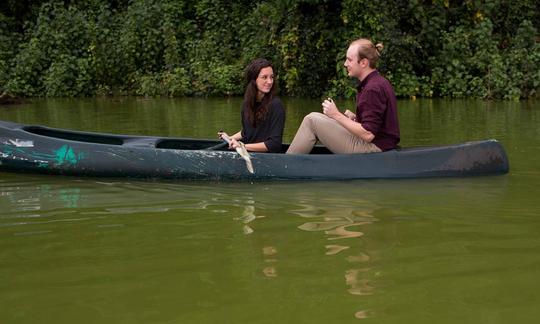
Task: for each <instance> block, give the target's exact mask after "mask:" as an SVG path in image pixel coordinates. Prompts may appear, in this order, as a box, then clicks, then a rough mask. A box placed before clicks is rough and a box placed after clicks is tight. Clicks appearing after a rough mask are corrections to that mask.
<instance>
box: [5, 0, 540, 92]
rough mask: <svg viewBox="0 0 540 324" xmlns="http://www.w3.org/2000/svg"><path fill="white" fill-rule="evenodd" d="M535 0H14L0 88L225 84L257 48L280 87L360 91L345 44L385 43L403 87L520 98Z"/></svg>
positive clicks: (533, 41)
mask: <svg viewBox="0 0 540 324" xmlns="http://www.w3.org/2000/svg"><path fill="white" fill-rule="evenodd" d="M538 9H539V7H538V3H537V1H536V0H523V1H517V2H510V1H506V0H491V1H446V0H435V1H427V2H426V1H416V0H415V1H398V0H383V1H379V2H376V3H375V2H373V1H367V0H343V1H339V0H298V1H284V0H270V1H262V0H256V1H248V0H240V1H226V0H202V1H201V0H199V1H192V0H131V1H128V0H117V1H105V0H82V1H59V0H40V1H33V2H21V1H16V0H6V1H4V2H2V4H0V28H1V29H0V89H1V88H5V89H6V90H9V91H11V92H12V93H14V94H18V95H23V96H93V95H109V94H115V93H116V94H118V93H120V94H137V95H144V96H185V95H194V96H223V95H227V96H228V95H239V94H242V92H243V69H244V67H245V66H246V65H247V63H248V62H250V61H251V60H252V59H254V58H256V57H265V58H267V59H269V60H271V61H272V62H273V64H274V72H275V73H276V75H277V81H278V83H279V84H280V89H281V91H282V94H285V95H291V96H310V97H319V96H321V95H323V94H326V95H331V96H333V97H347V98H348V97H352V96H354V94H355V91H356V90H355V82H354V80H350V79H349V78H348V77H347V75H346V73H345V71H344V68H343V60H344V58H345V52H346V49H347V45H348V43H349V42H350V41H351V40H353V39H356V38H358V37H368V38H371V39H373V40H374V41H375V42H383V43H384V45H385V51H384V52H383V56H382V58H381V62H380V65H379V70H380V71H381V73H383V74H384V75H386V76H387V77H388V78H389V79H390V80H391V81H392V83H393V85H394V88H395V90H396V93H397V95H398V96H400V97H416V96H423V97H432V96H434V97H478V98H501V99H518V98H531V97H536V96H538V90H539V88H540V72H539V69H538V68H537V66H538V65H539V63H540V45H539V43H538V39H539V33H538V28H540V10H538Z"/></svg>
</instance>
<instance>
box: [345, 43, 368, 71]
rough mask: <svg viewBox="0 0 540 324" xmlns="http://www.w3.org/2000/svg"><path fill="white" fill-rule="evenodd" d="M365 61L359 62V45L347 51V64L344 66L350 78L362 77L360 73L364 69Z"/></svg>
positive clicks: (350, 47)
mask: <svg viewBox="0 0 540 324" xmlns="http://www.w3.org/2000/svg"><path fill="white" fill-rule="evenodd" d="M363 61H364V60H363V59H362V60H360V62H358V45H351V46H349V48H348V49H347V54H346V58H345V63H343V65H344V66H345V68H346V69H347V72H348V74H349V76H350V77H353V78H358V77H360V72H361V71H362V69H363V65H364V64H363Z"/></svg>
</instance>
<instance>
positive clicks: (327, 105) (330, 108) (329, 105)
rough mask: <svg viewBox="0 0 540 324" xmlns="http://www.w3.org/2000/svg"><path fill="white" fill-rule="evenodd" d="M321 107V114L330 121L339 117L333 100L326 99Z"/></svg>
mask: <svg viewBox="0 0 540 324" xmlns="http://www.w3.org/2000/svg"><path fill="white" fill-rule="evenodd" d="M322 107H323V114H325V115H326V116H328V117H330V118H332V119H336V118H337V117H338V116H339V115H341V113H340V112H339V110H338V108H337V106H336V104H335V103H334V100H332V99H331V98H328V99H326V100H325V101H323V103H322Z"/></svg>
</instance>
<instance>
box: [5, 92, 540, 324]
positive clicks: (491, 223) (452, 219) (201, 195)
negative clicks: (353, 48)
mask: <svg viewBox="0 0 540 324" xmlns="http://www.w3.org/2000/svg"><path fill="white" fill-rule="evenodd" d="M285 103H286V106H287V113H288V115H287V123H286V129H285V139H286V140H287V141H290V140H291V139H292V137H293V136H294V132H295V130H296V128H297V126H298V124H299V123H300V121H301V118H302V116H303V115H305V114H306V113H307V112H309V111H312V110H317V109H319V108H320V104H319V102H318V101H313V100H297V99H288V100H285ZM239 104H240V100H239V99H236V98H234V99H229V100H226V99H206V100H203V99H176V100H168V99H167V100H136V99H120V100H110V99H101V100H73V101H69V100H56V101H55V100H48V101H37V102H34V103H32V104H29V105H25V106H19V107H0V119H3V120H11V121H16V122H21V123H34V124H44V125H48V126H52V127H61V128H71V129H78V130H87V131H99V132H112V133H125V134H145V135H149V134H152V135H163V136H183V137H212V138H213V137H215V133H216V131H218V130H219V129H224V130H226V131H229V132H231V133H232V132H234V131H235V130H237V129H238V127H239V125H240V123H239V112H238V110H239ZM345 105H349V106H350V105H351V103H343V102H341V103H340V106H342V107H345ZM399 109H400V121H401V129H402V137H403V140H402V145H404V146H412V145H413V146H414V145H429V144H448V143H457V142H463V141H468V140H477V139H486V138H496V139H499V140H500V141H501V142H502V144H503V145H504V146H505V148H506V150H507V153H508V156H509V159H510V168H511V170H510V173H509V174H508V175H504V176H495V177H479V178H461V179H423V180H371V181H345V182H315V183H308V182H292V183H288V182H275V183H272V182H266V183H253V184H252V183H207V182H184V183H175V182H142V181H133V180H126V179H85V178H69V177H53V176H39V175H21V174H10V173H0V279H1V280H0V323H40V322H41V323H356V322H359V321H360V322H370V323H534V322H536V321H537V317H538V316H540V308H539V307H538V306H539V305H540V281H539V280H538V278H539V277H540V203H539V198H538V197H539V196H540V189H538V186H539V185H540V154H539V151H540V127H539V126H540V102H535V101H529V102H482V101H438V100H433V101H431V100H417V101H400V102H399Z"/></svg>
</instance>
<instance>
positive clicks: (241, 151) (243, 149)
mask: <svg viewBox="0 0 540 324" xmlns="http://www.w3.org/2000/svg"><path fill="white" fill-rule="evenodd" d="M239 143H240V146H239V147H237V148H236V152H238V154H240V156H241V157H242V158H243V159H244V160H245V161H246V167H247V169H248V171H249V173H255V171H254V170H253V164H252V163H251V157H250V156H249V153H248V151H247V149H246V147H245V146H244V143H242V142H239Z"/></svg>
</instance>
